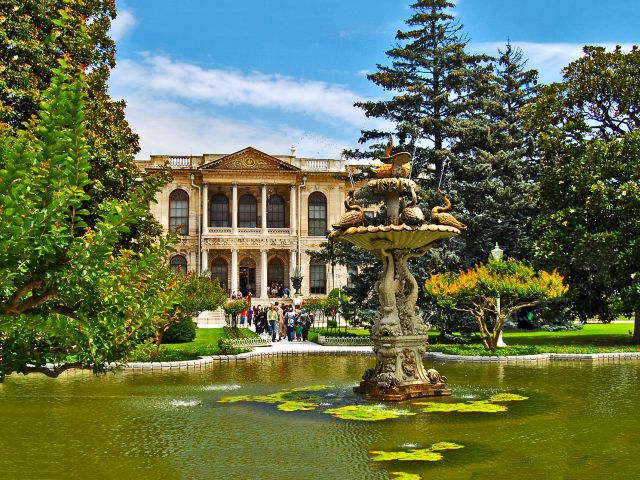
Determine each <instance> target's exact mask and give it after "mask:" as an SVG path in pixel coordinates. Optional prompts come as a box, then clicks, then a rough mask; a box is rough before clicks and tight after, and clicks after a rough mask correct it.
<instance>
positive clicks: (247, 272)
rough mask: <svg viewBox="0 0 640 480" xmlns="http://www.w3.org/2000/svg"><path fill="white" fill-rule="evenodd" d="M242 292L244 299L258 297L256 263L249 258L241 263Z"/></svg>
mask: <svg viewBox="0 0 640 480" xmlns="http://www.w3.org/2000/svg"><path fill="white" fill-rule="evenodd" d="M240 291H241V292H242V296H243V297H246V296H247V295H248V294H249V292H251V295H252V296H254V297H255V296H256V262H255V261H254V260H253V259H252V258H249V257H247V258H243V259H242V260H241V261H240Z"/></svg>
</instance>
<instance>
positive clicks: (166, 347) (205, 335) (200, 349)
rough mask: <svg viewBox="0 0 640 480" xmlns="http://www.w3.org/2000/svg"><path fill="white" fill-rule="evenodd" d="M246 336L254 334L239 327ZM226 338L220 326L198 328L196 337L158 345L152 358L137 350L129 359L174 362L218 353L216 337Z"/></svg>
mask: <svg viewBox="0 0 640 480" xmlns="http://www.w3.org/2000/svg"><path fill="white" fill-rule="evenodd" d="M239 330H240V331H241V332H242V333H244V334H245V336H247V337H253V336H255V333H254V332H252V331H251V330H249V329H248V328H241V329H239ZM220 338H228V337H227V334H226V333H225V331H224V330H223V329H222V328H198V329H197V330H196V338H195V340H194V341H193V342H188V343H167V344H162V345H160V354H159V355H158V356H157V357H156V358H152V357H151V356H150V355H149V354H147V353H146V352H137V354H136V355H135V356H134V357H132V358H131V361H137V362H150V361H154V362H174V361H180V360H193V359H196V358H198V357H205V356H209V355H219V354H220V349H219V348H218V339H220Z"/></svg>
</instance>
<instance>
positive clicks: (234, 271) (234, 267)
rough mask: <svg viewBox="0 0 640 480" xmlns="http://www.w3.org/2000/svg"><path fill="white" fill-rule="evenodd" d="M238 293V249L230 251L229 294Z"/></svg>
mask: <svg viewBox="0 0 640 480" xmlns="http://www.w3.org/2000/svg"><path fill="white" fill-rule="evenodd" d="M237 291H238V249H237V248H232V249H231V293H236V292H237Z"/></svg>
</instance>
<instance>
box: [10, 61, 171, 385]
mask: <svg viewBox="0 0 640 480" xmlns="http://www.w3.org/2000/svg"><path fill="white" fill-rule="evenodd" d="M75 70H76V69H74V68H73V67H71V66H70V65H69V64H67V63H66V62H65V61H63V60H61V61H60V68H58V69H55V70H54V77H53V78H52V83H51V86H50V88H49V89H48V90H47V91H46V92H45V93H44V95H43V102H42V104H41V107H40V111H39V118H38V119H31V120H30V121H29V122H28V124H27V125H26V127H25V128H24V129H22V130H19V131H17V133H16V136H13V135H12V134H10V133H9V132H7V131H5V132H3V134H2V135H0V165H2V166H3V167H2V169H0V225H2V229H0V378H2V377H3V376H4V375H5V374H6V373H8V372H11V371H18V372H24V373H26V372H29V371H34V370H39V371H44V372H46V373H48V374H50V375H57V374H59V373H60V371H62V370H64V369H66V368H69V367H70V366H77V365H83V366H86V365H92V366H93V368H94V369H95V370H101V369H103V368H104V365H105V363H106V362H112V361H116V360H118V359H120V358H122V357H123V356H124V355H125V354H126V353H127V352H128V351H129V350H130V349H131V348H133V346H134V345H135V343H136V342H137V341H139V340H140V339H141V338H145V337H146V336H148V335H150V334H152V329H153V323H154V321H155V319H156V318H157V317H158V316H159V315H161V314H162V313H163V312H165V311H166V310H168V309H169V308H170V307H171V301H172V300H171V295H169V294H168V289H169V287H168V277H167V273H166V270H167V269H165V268H159V265H162V263H163V261H164V256H165V251H166V241H164V240H163V241H160V242H158V243H157V244H154V245H149V246H145V247H142V248H140V249H139V250H138V251H133V250H130V249H124V248H119V249H116V246H117V245H118V243H119V241H120V237H121V235H122V234H126V233H127V231H128V229H129V228H130V226H131V225H132V224H133V223H134V222H135V221H137V219H138V217H139V215H140V214H141V212H144V211H146V210H147V208H148V205H147V202H146V198H145V194H144V192H142V191H140V190H135V191H133V192H131V198H130V199H129V200H128V201H123V200H115V199H114V200H110V201H108V202H105V203H104V205H103V206H102V208H101V212H102V213H101V215H100V216H99V217H97V218H96V217H95V214H94V215H92V214H91V213H90V212H89V211H87V210H86V209H85V208H84V207H83V206H84V205H85V204H86V202H87V201H88V199H89V195H88V194H87V193H86V192H87V191H89V190H91V187H92V185H93V184H94V183H95V182H93V181H91V180H90V178H89V171H90V170H91V165H90V162H89V159H90V145H89V142H88V141H87V138H86V134H87V126H86V121H85V118H84V110H83V106H84V98H85V83H84V75H83V74H82V73H80V72H76V71H75ZM88 217H91V219H92V221H93V225H92V226H90V225H89V224H88V222H87V218H88ZM71 358H74V359H75V360H76V361H75V362H73V361H71V363H67V364H66V365H63V366H61V367H59V368H56V369H54V370H47V369H46V368H45V367H44V365H45V364H46V363H48V362H54V363H60V362H69V361H70V360H69V359H71Z"/></svg>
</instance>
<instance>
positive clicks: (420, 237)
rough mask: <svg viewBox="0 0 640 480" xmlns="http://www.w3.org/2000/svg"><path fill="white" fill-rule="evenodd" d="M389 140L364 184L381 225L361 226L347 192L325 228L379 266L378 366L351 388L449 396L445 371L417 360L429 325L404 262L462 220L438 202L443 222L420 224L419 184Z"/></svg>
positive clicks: (400, 396)
mask: <svg viewBox="0 0 640 480" xmlns="http://www.w3.org/2000/svg"><path fill="white" fill-rule="evenodd" d="M391 145H392V143H391V142H390V146H389V147H388V148H387V152H386V155H385V156H384V157H381V158H380V160H381V161H382V162H383V163H384V164H385V165H381V166H380V167H378V168H374V169H373V173H374V175H375V176H376V177H378V178H376V179H372V180H370V181H369V182H368V185H366V186H365V187H363V189H368V190H369V192H370V193H374V194H378V195H382V196H383V197H384V204H385V207H386V220H385V223H384V224H382V225H376V226H367V227H365V226H363V223H364V214H363V209H362V207H361V206H359V205H355V203H354V202H355V196H356V192H354V191H351V192H349V196H348V197H347V199H346V200H345V206H346V207H347V213H345V214H344V215H343V216H342V217H341V218H340V220H339V221H338V222H337V223H336V224H334V225H333V230H332V231H331V233H330V234H329V238H330V239H332V240H335V241H342V242H351V243H353V244H354V245H357V246H359V247H361V248H364V249H365V250H368V251H370V252H372V253H373V254H374V255H375V256H376V257H377V258H379V259H380V260H381V261H382V265H383V270H382V272H381V273H380V275H379V277H378V281H377V282H376V285H375V288H376V291H377V292H378V296H379V299H380V309H379V314H378V316H377V317H376V318H375V320H374V323H373V327H372V337H373V344H374V346H373V351H374V353H375V354H376V366H375V368H370V369H368V370H367V371H366V372H365V373H364V376H363V377H362V378H363V380H362V381H361V382H360V385H359V386H357V387H354V391H355V392H356V393H360V394H362V395H364V396H365V398H368V399H372V400H384V401H388V400H396V401H398V400H406V399H409V398H416V397H427V396H439V395H451V390H449V389H448V388H446V385H445V381H446V377H443V376H441V375H440V374H439V373H438V372H437V371H436V370H434V369H429V370H426V369H425V368H424V365H423V363H422V358H423V355H424V353H425V349H424V345H425V344H426V343H427V341H428V337H427V331H428V330H429V327H430V326H429V325H428V324H425V323H424V321H423V320H422V318H421V317H420V316H419V315H418V309H417V308H416V301H417V299H418V283H417V282H416V279H415V278H414V277H413V275H412V274H411V272H410V271H409V269H408V268H407V261H408V260H409V259H410V258H414V257H421V256H423V255H424V254H425V253H427V251H429V249H431V247H433V246H434V245H435V243H436V242H437V241H438V240H442V239H445V238H450V237H453V236H455V235H459V234H460V230H459V228H465V226H464V225H462V224H461V223H460V222H458V221H457V220H455V218H453V216H451V215H450V214H446V213H445V214H443V213H440V212H441V211H442V210H443V207H436V208H434V209H433V213H432V217H433V218H434V219H437V221H438V222H439V223H441V224H439V225H435V224H426V223H425V221H424V214H423V213H422V211H421V210H420V208H419V207H417V205H416V204H417V195H416V191H417V189H418V186H417V185H416V183H415V182H414V181H413V180H411V179H409V178H407V177H408V175H409V171H410V165H411V163H410V162H411V160H412V157H411V155H410V154H409V153H407V152H401V153H397V154H395V155H390V153H391ZM361 190H362V189H361ZM405 198H408V200H405ZM449 207H450V204H449V205H448V206H447V207H445V208H447V209H448V208H449ZM444 223H447V224H444Z"/></svg>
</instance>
